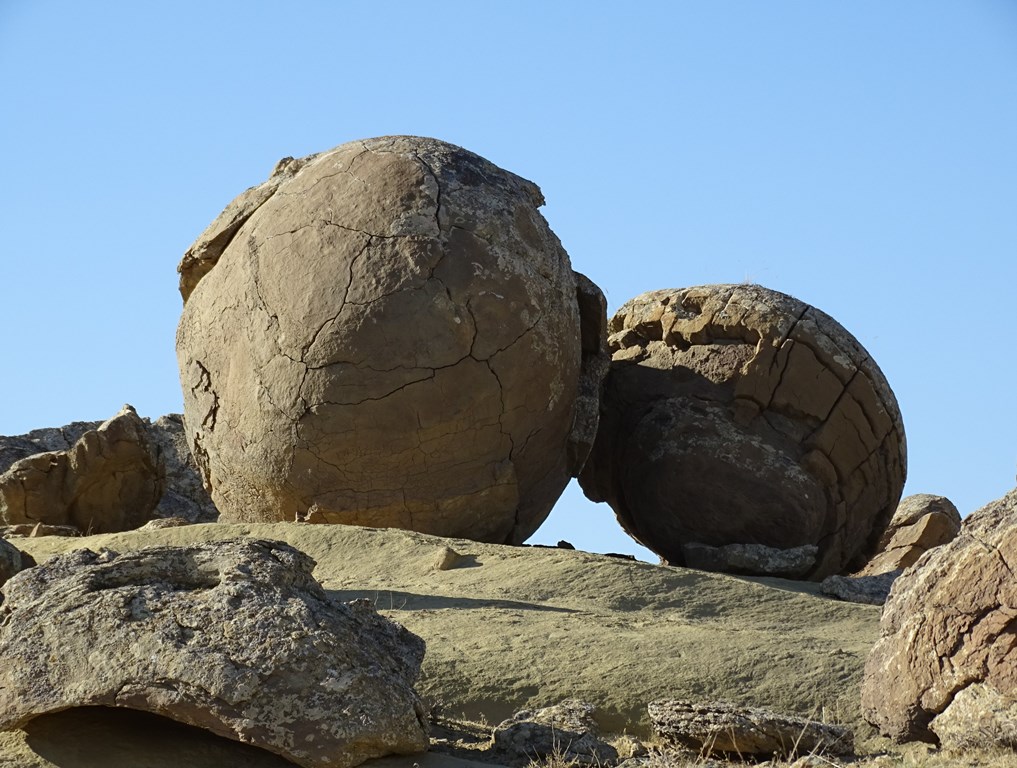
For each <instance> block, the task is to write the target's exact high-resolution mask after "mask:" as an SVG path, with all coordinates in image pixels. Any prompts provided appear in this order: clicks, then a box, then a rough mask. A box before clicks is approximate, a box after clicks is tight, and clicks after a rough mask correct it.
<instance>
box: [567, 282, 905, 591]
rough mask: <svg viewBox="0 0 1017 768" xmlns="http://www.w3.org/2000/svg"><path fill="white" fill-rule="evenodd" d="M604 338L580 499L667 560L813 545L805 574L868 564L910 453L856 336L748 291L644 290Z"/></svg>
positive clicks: (799, 306)
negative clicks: (696, 552) (600, 394)
mask: <svg viewBox="0 0 1017 768" xmlns="http://www.w3.org/2000/svg"><path fill="white" fill-rule="evenodd" d="M609 332H610V334H611V335H610V336H609V345H610V349H611V351H612V353H613V359H612V363H611V368H610V372H609V374H608V377H607V380H606V385H605V392H604V401H603V405H602V410H601V425H600V431H599V432H598V435H597V439H596V443H595V445H594V449H593V452H592V453H591V456H590V459H589V461H588V462H587V464H586V467H585V468H584V469H583V472H582V474H581V475H580V483H581V485H582V487H583V490H584V492H585V493H586V495H587V496H588V497H589V498H591V499H592V500H594V501H607V502H608V503H609V504H610V505H611V507H612V508H613V509H614V511H615V514H616V515H617V517H618V520H619V522H620V523H621V525H622V526H623V527H624V528H625V530H626V531H627V532H628V533H629V534H630V535H631V536H632V537H633V538H635V539H636V540H637V541H639V542H640V543H642V544H643V545H645V546H647V547H649V548H650V549H652V550H653V551H655V552H657V553H658V554H660V555H661V556H662V557H663V558H664V559H665V560H666V561H668V562H670V563H672V564H675V565H684V564H686V555H685V552H686V551H687V550H686V547H688V545H692V544H703V545H707V546H710V547H725V546H727V545H732V544H760V545H764V546H766V547H771V548H774V549H782V550H791V549H796V548H799V547H805V546H808V545H813V546H815V547H816V556H815V561H814V563H813V564H812V565H811V566H810V567H808V568H805V569H804V571H805V576H806V577H807V578H810V579H822V578H823V577H824V576H827V575H830V574H833V573H843V572H847V571H850V570H852V569H853V568H857V567H860V566H861V565H862V564H864V562H865V561H866V559H867V556H868V554H869V553H871V551H872V550H873V549H874V547H875V545H876V542H878V540H879V536H880V534H881V533H882V532H883V530H884V529H885V528H886V525H887V522H888V521H889V519H890V517H891V515H892V514H893V511H894V509H895V508H896V506H897V501H898V500H899V499H900V495H901V491H902V489H903V486H904V478H905V466H906V451H905V441H904V427H903V424H902V422H901V416H900V411H899V409H898V406H897V401H896V399H895V397H894V395H893V392H892V391H891V390H890V387H889V385H888V384H887V381H886V379H885V377H884V376H883V374H882V372H881V371H880V370H879V368H878V367H877V365H876V364H875V362H874V361H873V360H872V359H871V357H870V356H869V354H868V353H867V352H866V351H865V350H864V349H863V348H862V346H861V345H860V344H859V343H858V341H857V340H856V339H855V338H854V337H853V336H852V335H851V334H850V333H848V332H847V331H846V330H845V329H844V328H843V327H841V325H840V324H838V323H837V322H836V321H835V320H833V318H831V317H829V316H828V315H826V314H825V313H823V312H821V311H820V310H818V309H816V308H815V307H811V306H809V305H808V304H805V303H804V302H801V301H798V300H797V299H794V298H792V297H791V296H787V295H785V294H782V293H779V292H777V291H772V290H769V289H767V288H763V287H762V286H758V285H706V286H699V287H696V288H685V289H681V290H664V291H654V292H651V293H646V294H643V295H641V296H638V297H637V298H635V299H633V300H631V301H629V302H628V303H626V304H625V305H624V306H622V307H621V309H619V310H618V312H617V313H616V314H615V316H614V317H613V318H612V320H611V322H610V325H609Z"/></svg>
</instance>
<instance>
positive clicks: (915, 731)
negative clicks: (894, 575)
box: [862, 490, 1017, 750]
mask: <svg viewBox="0 0 1017 768" xmlns="http://www.w3.org/2000/svg"><path fill="white" fill-rule="evenodd" d="M879 630H880V631H879V640H878V641H877V642H876V644H875V646H873V648H872V651H871V653H870V654H869V657H868V660H867V661H866V664H865V678H864V680H863V682H862V714H863V716H864V717H865V718H866V719H867V720H868V721H869V722H870V723H872V724H873V725H875V726H876V727H877V728H879V730H880V731H881V732H882V733H883V734H884V735H886V736H889V737H891V738H893V739H895V740H898V741H911V740H921V741H930V742H935V741H938V742H940V743H942V744H944V745H946V746H950V747H959V748H964V747H970V746H979V747H1003V748H1007V749H1012V750H1017V490H1015V491H1011V492H1010V493H1009V494H1007V495H1006V496H1005V497H1003V498H1002V499H999V500H998V501H994V502H991V503H990V504H987V505H986V506H984V507H982V508H981V509H979V510H978V511H977V512H973V513H972V514H971V515H970V516H969V517H968V518H967V519H966V520H965V521H964V522H963V523H962V525H961V529H960V534H959V535H958V536H957V538H955V539H953V540H952V541H950V542H949V543H947V544H944V545H942V546H940V547H936V548H935V549H932V550H930V551H928V552H926V553H925V554H924V555H922V557H921V558H920V559H919V560H918V562H917V563H915V564H914V565H913V566H912V567H911V568H909V569H908V570H906V571H905V572H904V574H903V575H902V576H900V577H899V578H898V579H897V580H896V581H895V582H894V585H893V589H892V590H891V592H890V597H889V599H888V600H887V602H886V606H885V607H884V608H883V615H882V618H881V620H880V623H879Z"/></svg>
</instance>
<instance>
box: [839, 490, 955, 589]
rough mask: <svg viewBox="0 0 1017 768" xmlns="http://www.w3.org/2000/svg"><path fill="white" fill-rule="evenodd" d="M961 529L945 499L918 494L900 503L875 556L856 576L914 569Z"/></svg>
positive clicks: (953, 511) (948, 501)
mask: <svg viewBox="0 0 1017 768" xmlns="http://www.w3.org/2000/svg"><path fill="white" fill-rule="evenodd" d="M960 526H961V517H960V513H959V512H958V511H957V507H955V506H954V505H953V502H952V501H950V500H949V499H948V498H946V497H945V496H933V495H932V494H929V493H917V494H914V495H913V496H908V497H907V498H904V499H901V502H900V504H899V505H898V506H897V511H896V512H895V513H894V515H893V518H892V519H891V520H890V524H889V525H888V526H887V528H886V531H885V532H884V533H883V535H882V536H881V537H880V539H879V544H878V545H877V551H876V554H875V555H874V556H873V557H872V559H871V560H869V562H868V563H866V565H865V567H864V568H863V569H862V570H861V571H859V572H858V575H859V576H874V575H876V574H879V573H886V572H887V571H893V570H897V569H901V570H902V569H904V568H907V567H908V566H911V565H914V563H915V562H916V561H917V560H918V558H919V557H921V556H922V555H924V554H925V553H926V552H928V551H929V550H930V549H932V548H933V547H939V546H942V545H943V544H946V543H947V542H948V541H952V540H953V539H954V537H956V536H957V533H958V531H960Z"/></svg>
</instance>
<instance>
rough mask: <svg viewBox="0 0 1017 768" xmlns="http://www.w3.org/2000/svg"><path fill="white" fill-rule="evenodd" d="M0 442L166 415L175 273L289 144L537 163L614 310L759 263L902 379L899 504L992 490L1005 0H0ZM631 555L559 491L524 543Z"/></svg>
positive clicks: (1007, 445) (1015, 251)
mask: <svg viewBox="0 0 1017 768" xmlns="http://www.w3.org/2000/svg"><path fill="white" fill-rule="evenodd" d="M0 99H2V100H0V110H2V119H0V147H3V149H4V166H3V167H4V170H5V174H4V176H5V183H4V184H3V185H2V186H0V233H2V239H0V285H2V286H3V299H2V301H0V319H2V322H3V350H4V355H3V365H2V367H0V434H16V433H20V432H24V431H27V430H29V429H32V428H36V427H42V426H55V425H59V424H63V423H66V422H69V421H73V420H85V419H102V418H107V417H109V416H111V415H113V414H114V413H115V412H116V411H117V409H118V408H119V407H120V406H121V405H122V404H123V403H125V402H130V403H132V404H133V405H134V406H135V407H137V408H138V410H139V412H140V413H141V414H142V415H146V416H151V417H156V416H158V415H160V414H162V413H165V412H168V411H176V410H179V409H180V408H181V396H180V392H179V383H178V379H177V370H176V360H175V356H174V351H173V338H174V332H175V327H176V322H177V319H178V317H179V312H180V306H181V305H180V297H179V295H178V293H177V290H176V273H175V268H176V264H177V262H178V260H179V258H180V256H181V254H182V253H183V252H184V250H185V249H186V248H187V247H188V245H190V243H191V242H192V241H193V240H194V238H195V237H196V236H197V235H198V233H200V232H201V230H202V229H203V228H204V227H205V226H206V225H207V224H208V223H209V222H210V221H211V220H212V219H213V218H214V217H215V216H216V214H218V212H219V211H220V210H221V209H222V208H223V207H224V206H225V205H226V203H228V202H229V201H230V200H231V199H232V198H233V197H235V196H236V195H237V194H238V193H239V192H241V191H242V190H243V189H244V188H246V187H248V186H251V185H253V184H256V183H258V182H260V181H262V180H263V179H264V178H265V177H266V176H267V175H268V173H269V171H270V170H271V168H272V166H273V165H274V163H275V162H276V161H277V160H278V159H279V158H281V157H283V156H286V155H294V156H300V155H304V154H308V153H311V152H316V151H320V150H324V149H328V148H330V147H333V146H335V145H338V144H341V143H344V142H346V141H351V140H353V139H358V138H364V137H369V136H377V135H384V134H395V133H407V134H418V135H429V136H435V137H438V138H441V139H445V140H447V141H451V142H453V143H456V144H460V145H462V146H464V147H466V148H468V149H471V150H473V151H474V152H477V153H479V154H481V155H484V156H485V157H487V158H488V159H490V160H492V161H493V162H495V163H497V164H499V165H501V166H502V167H504V168H507V169H509V170H511V171H514V172H516V173H518V174H520V175H522V176H525V177H527V178H530V179H532V180H533V181H535V182H536V183H538V184H539V185H540V186H541V188H542V189H543V191H544V194H545V197H546V198H547V205H546V207H545V209H544V214H545V216H546V218H547V219H548V221H549V223H550V224H551V227H552V228H553V229H554V230H555V232H556V233H557V234H558V236H559V237H560V238H561V240H562V242H563V244H564V245H565V247H566V249H567V250H568V251H569V253H570V255H571V258H572V262H573V266H574V267H575V268H576V269H578V270H580V271H582V272H585V273H586V274H588V275H589V276H590V277H591V278H592V279H593V280H594V281H595V282H597V283H598V284H599V285H600V286H601V287H602V288H603V290H604V291H605V293H606V294H607V296H608V301H609V311H612V312H613V311H614V310H615V309H617V307H618V306H620V305H621V304H622V303H623V302H624V301H626V300H627V299H629V298H631V297H632V296H635V295H636V294H638V293H642V292H643V291H647V290H652V289H658V288H669V287H682V286H689V285H697V284H701V283H719V282H741V281H754V282H759V283H762V284H763V285H766V286H768V287H770V288H774V289H777V290H780V291H784V292H786V293H790V294H792V295H794V296H797V297H798V298H800V299H802V300H804V301H807V302H809V303H811V304H814V305H815V306H817V307H819V308H821V309H823V310H824V311H826V312H828V313H829V314H831V315H832V316H833V317H835V318H837V319H838V320H839V321H840V322H841V323H842V324H843V325H844V326H845V327H846V328H847V329H848V330H850V331H851V332H852V333H853V334H855V336H857V337H858V339H859V340H860V341H861V342H862V344H863V345H864V346H865V347H866V348H867V349H868V350H869V352H870V353H871V354H872V355H873V357H874V359H875V360H876V361H877V362H878V363H879V365H880V367H881V368H882V369H883V372H884V373H885V374H886V376H887V378H888V380H889V381H890V384H891V386H892V387H893V389H894V391H895V392H896V394H897V398H898V400H899V402H900V405H901V410H902V412H903V416H904V423H905V428H906V431H907V439H908V448H909V481H908V485H907V488H906V493H918V492H929V493H942V494H944V495H947V496H949V497H950V498H951V499H953V500H954V501H955V503H956V504H957V505H958V507H959V508H960V510H961V512H962V513H963V514H966V513H968V512H970V511H972V510H974V509H976V508H977V507H979V506H981V505H982V504H984V503H986V502H987V501H989V500H992V499H994V498H998V497H999V496H1001V495H1003V493H1005V492H1006V491H1007V490H1009V489H1010V488H1012V487H1013V485H1014V475H1015V467H1017V441H1015V435H1017V405H1015V403H1014V400H1013V388H1014V387H1013V382H1014V380H1015V378H1017V362H1015V359H1017V355H1015V354H1014V342H1013V341H1012V340H1011V339H1010V338H1009V333H1010V332H1011V328H1012V327H1013V325H1014V315H1015V310H1014V302H1013V295H1014V290H1015V284H1017V267H1015V256H1017V214H1015V212H1014V208H1015V202H1017V195H1015V192H1017V140H1015V134H1014V129H1015V126H1017V3H1013V2H1011V1H1010V0H970V1H969V2H959V1H958V0H952V1H950V2H943V1H940V0H917V1H913V2H908V1H906V0H898V1H897V2H893V3H886V2H878V1H877V0H850V1H849V0H829V1H828V2H822V3H820V2H792V1H790V0H771V2H766V3H763V2H758V1H751V2H749V1H745V2H736V1H734V0H711V1H707V0H702V1H700V2H679V1H675V2H643V3H631V4H626V6H625V7H623V6H622V5H620V4H615V3H606V2H605V3H598V2H586V3H566V2H558V3H550V2H546V1H545V2H530V1H527V0H514V1H513V2H511V3H509V2H472V3H467V2H446V3H428V4H423V3H412V2H338V1H337V2H307V1H301V0H294V1H292V2H286V3H282V2H274V3H270V2H258V1H257V0H247V2H234V1H233V0H223V1H222V2H215V3H208V2H204V1H203V2H194V1H193V0H177V1H175V2H173V3H165V2H148V3H137V2H127V1H126V0H125V1H124V2H113V1H110V2H102V3H81V2H58V1H57V0H0ZM559 538H565V539H568V540H570V541H572V542H573V543H574V544H576V545H577V546H580V547H581V548H586V549H591V550H596V551H606V550H611V551H638V550H636V549H635V548H634V545H633V544H632V543H631V542H630V541H629V540H628V538H627V537H626V536H625V535H624V534H623V533H622V532H621V530H620V528H618V527H617V525H616V523H615V522H614V520H613V516H612V514H611V512H610V510H609V509H608V508H607V507H606V506H605V505H592V504H590V503H589V502H586V501H585V500H584V499H583V497H582V494H581V493H580V492H578V491H577V490H576V489H575V488H570V489H569V490H568V491H567V492H566V494H565V496H564V497H563V498H562V500H561V501H560V502H559V504H558V506H557V507H556V508H555V510H554V512H553V513H552V515H551V517H550V518H549V520H548V522H547V523H546V524H545V526H544V527H543V528H542V529H541V530H540V531H539V532H538V534H537V535H536V537H535V538H534V539H533V540H534V541H540V542H554V541H557V540H558V539H559Z"/></svg>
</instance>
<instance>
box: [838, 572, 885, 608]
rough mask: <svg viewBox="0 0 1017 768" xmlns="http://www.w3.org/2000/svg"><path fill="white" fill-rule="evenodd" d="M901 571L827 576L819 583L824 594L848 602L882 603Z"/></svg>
mask: <svg viewBox="0 0 1017 768" xmlns="http://www.w3.org/2000/svg"><path fill="white" fill-rule="evenodd" d="M901 573H903V571H901V570H896V571H888V572H886V573H879V574H876V575H874V576H838V575H836V574H835V575H833V576H827V577H826V578H825V579H823V581H822V582H821V583H820V585H819V591H820V592H822V593H823V594H824V595H829V596H830V597H836V598H837V599H838V600H846V601H847V602H850V603H863V604H866V605H883V603H885V602H886V598H887V596H888V595H889V594H890V588H891V587H892V586H893V582H894V581H896V579H897V577H898V576H900V575H901Z"/></svg>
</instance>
